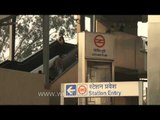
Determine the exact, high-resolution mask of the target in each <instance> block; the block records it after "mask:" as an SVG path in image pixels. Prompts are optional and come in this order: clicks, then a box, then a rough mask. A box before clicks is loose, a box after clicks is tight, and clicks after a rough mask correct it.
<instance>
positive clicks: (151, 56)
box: [147, 15, 160, 105]
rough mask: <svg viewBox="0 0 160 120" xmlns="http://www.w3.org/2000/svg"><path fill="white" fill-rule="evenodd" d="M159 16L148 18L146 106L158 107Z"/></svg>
mask: <svg viewBox="0 0 160 120" xmlns="http://www.w3.org/2000/svg"><path fill="white" fill-rule="evenodd" d="M159 43H160V15H149V16H148V63H147V68H148V71H147V75H148V89H147V93H148V94H147V104H148V105H160V63H159V62H160V44H159Z"/></svg>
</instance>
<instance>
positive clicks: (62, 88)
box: [60, 84, 64, 105]
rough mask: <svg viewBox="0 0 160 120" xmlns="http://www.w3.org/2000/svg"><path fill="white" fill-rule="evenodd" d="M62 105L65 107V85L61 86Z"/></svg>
mask: <svg viewBox="0 0 160 120" xmlns="http://www.w3.org/2000/svg"><path fill="white" fill-rule="evenodd" d="M60 105H64V84H61V96H60Z"/></svg>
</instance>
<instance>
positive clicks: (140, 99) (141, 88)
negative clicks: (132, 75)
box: [138, 81, 143, 105]
mask: <svg viewBox="0 0 160 120" xmlns="http://www.w3.org/2000/svg"><path fill="white" fill-rule="evenodd" d="M138 101H139V105H143V82H142V81H140V82H139V97H138Z"/></svg>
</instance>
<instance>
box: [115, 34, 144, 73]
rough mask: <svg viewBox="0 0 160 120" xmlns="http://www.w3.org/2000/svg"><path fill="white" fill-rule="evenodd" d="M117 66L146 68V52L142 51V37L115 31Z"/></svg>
mask: <svg viewBox="0 0 160 120" xmlns="http://www.w3.org/2000/svg"><path fill="white" fill-rule="evenodd" d="M112 34H115V36H116V40H115V56H116V57H115V66H118V67H124V68H129V69H139V70H141V71H142V70H144V54H143V53H142V52H140V49H141V48H142V40H141V38H140V37H138V36H135V35H131V34H127V33H123V32H115V33H112Z"/></svg>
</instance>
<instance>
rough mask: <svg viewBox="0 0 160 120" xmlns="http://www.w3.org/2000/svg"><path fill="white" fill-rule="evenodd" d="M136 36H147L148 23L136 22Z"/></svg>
mask: <svg viewBox="0 0 160 120" xmlns="http://www.w3.org/2000/svg"><path fill="white" fill-rule="evenodd" d="M138 36H144V37H148V23H142V22H138Z"/></svg>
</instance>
